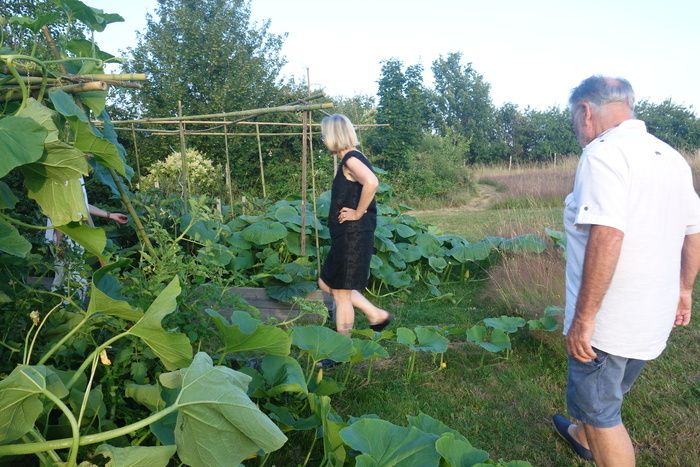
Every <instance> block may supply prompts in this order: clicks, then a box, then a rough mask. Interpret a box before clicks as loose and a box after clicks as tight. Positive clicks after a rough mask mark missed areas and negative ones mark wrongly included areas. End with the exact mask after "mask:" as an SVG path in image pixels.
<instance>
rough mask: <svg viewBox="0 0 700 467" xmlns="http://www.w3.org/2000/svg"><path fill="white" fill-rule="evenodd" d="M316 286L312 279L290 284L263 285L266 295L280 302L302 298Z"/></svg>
mask: <svg viewBox="0 0 700 467" xmlns="http://www.w3.org/2000/svg"><path fill="white" fill-rule="evenodd" d="M317 288H318V286H317V284H316V282H314V281H299V282H292V283H290V284H271V285H266V286H265V292H267V295H268V296H269V297H270V298H272V299H274V300H277V301H280V302H292V301H293V299H294V298H296V297H299V298H304V297H306V296H307V295H309V294H310V293H311V292H313V291H314V290H316V289H317Z"/></svg>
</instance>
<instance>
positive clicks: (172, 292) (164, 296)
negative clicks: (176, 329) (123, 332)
mask: <svg viewBox="0 0 700 467" xmlns="http://www.w3.org/2000/svg"><path fill="white" fill-rule="evenodd" d="M178 295H180V281H179V279H178V277H177V276H175V277H174V278H173V280H172V281H170V284H168V286H167V287H166V288H165V289H164V290H163V291H162V292H161V293H160V294H159V295H158V297H156V299H155V300H154V301H153V303H152V304H151V306H150V307H148V310H146V313H145V314H144V315H143V317H142V318H141V319H140V320H139V321H138V322H136V324H134V326H133V327H132V328H131V329H129V334H132V335H134V336H138V337H140V338H141V339H142V340H143V341H144V342H145V343H146V345H148V346H149V347H150V348H151V349H152V350H153V352H155V354H156V355H158V358H160V360H161V361H162V362H163V365H165V367H166V368H167V369H169V370H174V369H175V368H182V367H184V366H186V365H187V364H189V363H190V361H191V360H192V346H191V345H190V341H189V339H188V338H187V336H186V335H185V334H183V333H170V332H167V331H165V330H164V329H163V327H162V326H161V321H162V320H163V318H164V317H165V316H167V315H169V314H170V313H172V312H173V311H175V309H176V308H177V301H176V298H177V296H178Z"/></svg>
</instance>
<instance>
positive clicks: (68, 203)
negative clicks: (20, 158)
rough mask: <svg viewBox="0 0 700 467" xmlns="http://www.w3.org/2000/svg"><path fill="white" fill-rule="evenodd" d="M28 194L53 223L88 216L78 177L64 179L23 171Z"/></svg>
mask: <svg viewBox="0 0 700 467" xmlns="http://www.w3.org/2000/svg"><path fill="white" fill-rule="evenodd" d="M24 183H25V185H26V186H27V190H28V196H29V197H30V198H31V199H33V200H35V201H36V202H37V203H38V204H39V206H40V207H41V211H42V212H43V213H44V214H45V215H46V216H48V217H49V218H50V219H51V222H52V223H53V225H65V224H69V223H71V222H81V221H83V220H85V219H87V217H88V211H87V205H86V204H85V195H84V194H83V188H82V184H81V182H80V179H79V178H74V179H70V180H66V181H61V180H54V179H51V178H46V177H41V176H38V175H36V174H34V173H32V172H29V171H24Z"/></svg>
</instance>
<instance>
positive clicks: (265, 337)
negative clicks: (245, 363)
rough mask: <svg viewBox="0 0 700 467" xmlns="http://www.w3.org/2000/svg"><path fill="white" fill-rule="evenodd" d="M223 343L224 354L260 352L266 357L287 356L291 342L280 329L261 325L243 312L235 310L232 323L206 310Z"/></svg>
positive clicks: (214, 312) (287, 335)
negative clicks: (266, 355)
mask: <svg viewBox="0 0 700 467" xmlns="http://www.w3.org/2000/svg"><path fill="white" fill-rule="evenodd" d="M207 314H209V316H211V317H212V319H213V320H214V324H215V325H216V327H217V329H218V330H219V333H220V335H221V338H222V340H223V342H224V352H227V353H242V352H262V353H265V354H268V355H280V356H285V355H289V350H290V348H291V345H292V340H291V338H290V337H289V334H287V333H286V332H285V331H283V330H282V329H280V328H278V327H276V326H269V325H267V324H262V323H261V322H260V321H259V320H257V319H254V318H252V317H251V316H250V315H249V314H248V313H246V312H245V311H239V310H236V311H234V312H233V313H232V315H231V321H232V323H231V324H229V323H228V322H227V321H226V319H225V318H224V317H223V316H221V315H220V314H219V313H217V312H216V311H213V310H210V309H207Z"/></svg>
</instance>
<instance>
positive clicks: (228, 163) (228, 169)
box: [224, 120, 233, 211]
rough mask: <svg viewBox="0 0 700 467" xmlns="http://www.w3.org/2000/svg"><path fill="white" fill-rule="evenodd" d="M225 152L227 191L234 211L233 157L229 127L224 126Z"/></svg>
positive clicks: (230, 205) (230, 207)
mask: <svg viewBox="0 0 700 467" xmlns="http://www.w3.org/2000/svg"><path fill="white" fill-rule="evenodd" d="M224 121H226V120H224ZM224 150H225V151H226V189H227V190H228V201H229V211H230V210H231V209H233V186H231V157H230V156H229V153H228V125H224Z"/></svg>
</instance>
